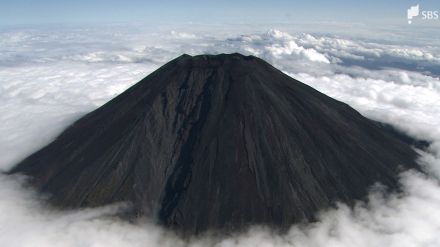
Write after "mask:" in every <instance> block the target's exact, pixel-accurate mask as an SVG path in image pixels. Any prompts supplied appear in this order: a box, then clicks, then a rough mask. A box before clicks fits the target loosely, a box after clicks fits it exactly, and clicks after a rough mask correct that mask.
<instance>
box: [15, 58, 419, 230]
mask: <svg viewBox="0 0 440 247" xmlns="http://www.w3.org/2000/svg"><path fill="white" fill-rule="evenodd" d="M416 158H417V154H416V153H415V151H413V150H412V149H411V147H410V146H409V145H408V144H406V143H404V142H402V141H400V140H399V139H398V138H396V136H395V134H393V133H391V132H390V131H388V130H387V129H386V128H382V127H381V126H380V125H378V124H376V123H375V122H373V121H371V120H369V119H367V118H365V117H363V116H362V115H361V114H359V113H358V112H357V111H355V110H354V109H352V108H351V107H350V106H348V105H347V104H344V103H342V102H339V101H337V100H334V99H332V98H330V97H328V96H326V95H324V94H322V93H320V92H318V91H316V90H314V89H313V88H311V87H309V86H307V85H305V84H303V83H301V82H299V81H297V80H295V79H292V78H291V77H289V76H287V75H285V74H283V73H282V72H280V71H279V70H277V69H276V68H274V67H272V66H271V65H270V64H268V63H266V62H265V61H263V60H261V59H259V58H256V57H253V56H243V55H240V54H221V55H200V56H189V55H183V56H180V57H178V58H176V59H174V60H172V61H171V62H169V63H167V64H166V65H164V66H162V67H161V68H159V69H158V70H156V71H155V72H153V73H152V74H150V75H149V76H147V77H146V78H144V79H143V80H141V81H140V82H139V83H137V84H136V85H134V86H132V87H131V88H129V89H128V90H126V91H125V92H124V93H122V94H121V95H119V96H117V97H116V98H114V99H112V100H111V101H109V102H108V103H106V104H105V105H103V106H102V107H100V108H98V109H97V110H95V111H93V112H91V113H89V114H87V115H85V116H84V117H82V118H81V119H79V120H78V121H76V122H75V123H74V124H73V125H71V126H70V127H69V128H67V129H66V130H65V131H64V132H63V133H62V134H61V135H60V136H59V137H58V138H56V140H54V141H53V142H52V143H50V144H49V145H47V146H46V147H44V148H43V149H41V150H40V151H38V152H36V153H34V154H33V155H31V156H29V157H28V158H26V159H25V160H24V161H22V162H21V163H19V164H18V165H17V166H16V167H15V168H14V169H13V170H12V171H11V172H12V173H15V172H20V173H24V174H27V175H30V176H31V177H33V178H34V180H33V181H34V184H35V185H36V186H37V187H38V188H39V189H40V190H41V191H44V192H49V193H50V194H51V195H52V201H53V202H54V203H55V204H56V205H59V206H61V207H66V208H75V207H94V206H101V205H106V204H109V203H113V202H119V201H129V202H131V203H132V204H133V212H132V213H133V215H135V216H138V215H143V216H147V217H151V218H153V219H156V220H157V221H158V222H160V223H161V224H163V225H165V226H168V227H170V228H174V229H178V230H183V231H185V232H196V233H197V232H203V231H205V230H211V229H221V230H224V229H227V230H231V229H241V228H244V227H247V226H249V225H252V224H265V225H269V226H277V227H287V226H289V225H290V224H292V223H295V222H300V221H310V220H314V219H315V214H316V213H317V212H318V211H319V210H322V209H326V208H328V207H331V206H332V205H334V204H335V203H336V202H339V201H340V202H345V203H348V204H352V203H353V202H354V201H355V200H357V199H363V198H365V196H366V195H367V193H368V189H369V187H370V186H371V185H373V184H374V183H376V182H379V183H382V184H384V185H385V186H387V187H388V188H390V189H396V188H398V187H397V186H398V176H397V175H398V172H399V171H401V170H402V169H409V168H417V167H418V166H417V164H416V163H415V159H416Z"/></svg>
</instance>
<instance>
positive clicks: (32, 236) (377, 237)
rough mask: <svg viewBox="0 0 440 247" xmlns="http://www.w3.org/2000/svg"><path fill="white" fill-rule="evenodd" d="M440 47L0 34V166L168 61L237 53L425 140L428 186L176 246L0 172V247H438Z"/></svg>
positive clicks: (410, 185)
mask: <svg viewBox="0 0 440 247" xmlns="http://www.w3.org/2000/svg"><path fill="white" fill-rule="evenodd" d="M439 51H440V49H439V47H437V46H433V45H432V44H429V45H426V46H420V45H414V44H413V45H411V42H407V43H402V41H400V42H393V41H390V40H387V41H380V40H379V41H378V40H377V39H376V40H367V39H354V38H352V37H349V36H336V35H326V34H316V33H315V34H305V33H300V32H299V33H298V32H283V31H279V30H269V31H267V32H251V33H247V34H241V33H239V32H235V33H228V32H217V31H211V32H205V30H199V29H198V30H197V32H194V33H192V32H191V31H190V30H187V29H182V30H180V29H176V28H174V27H173V28H170V29H164V30H156V29H148V30H142V29H140V28H138V27H137V28H133V29H130V30H127V29H125V28H117V27H116V28H107V29H106V28H100V29H99V30H97V29H93V28H89V29H87V28H81V29H75V28H71V29H68V30H56V31H54V30H53V29H48V30H45V29H39V30H35V29H20V30H18V29H17V30H16V29H13V30H3V31H0V122H1V125H0V156H1V159H0V169H1V170H3V171H5V170H8V169H10V168H11V167H12V166H13V165H14V164H15V163H16V162H18V161H19V160H20V159H22V158H24V157H26V156H27V155H28V154H30V153H32V152H34V151H35V150H36V149H38V148H39V147H42V146H43V145H44V144H46V143H48V142H50V140H51V139H53V138H54V137H55V136H56V135H57V134H59V133H60V132H61V131H62V129H63V128H65V127H66V126H67V125H68V124H69V123H71V122H72V121H73V120H74V119H77V118H79V117H80V116H81V115H82V114H84V113H86V112H88V111H91V110H93V109H95V108H96V107H98V106H100V105H102V104H103V103H104V102H106V101H107V100H109V99H111V98H112V97H114V96H115V95H117V94H119V93H121V92H123V91H124V90H125V89H126V88H128V87H129V86H130V85H132V84H134V83H136V82H137V81H139V80H140V79H141V78H143V77H144V76H146V75H147V74H149V73H150V72H152V71H153V70H154V69H156V68H158V67H159V66H160V65H162V64H163V63H165V62H167V61H168V60H170V59H172V58H174V57H176V56H178V55H180V54H181V53H189V54H192V55H195V54H201V53H221V52H227V53H230V52H241V53H244V54H252V55H256V56H259V57H261V58H263V59H265V60H267V61H269V62H270V63H272V64H273V65H275V66H276V67H278V68H280V69H281V70H283V71H284V72H286V73H288V74H290V75H291V76H292V77H294V78H297V79H299V80H301V81H303V82H305V83H307V84H309V85H311V86H313V87H314V88H316V89H318V90H320V91H321V92H324V93H326V94H328V95H330V96H332V97H334V98H337V99H339V100H342V101H344V102H347V103H349V104H350V105H351V106H353V107H354V108H356V109H357V110H359V111H360V112H361V113H363V114H364V115H366V116H368V117H370V118H373V119H376V120H380V121H384V122H388V123H392V124H394V125H395V126H397V127H398V128H400V129H401V130H403V131H405V132H407V133H409V134H411V135H413V136H417V137H419V138H423V139H427V140H430V141H433V144H432V145H431V148H430V150H428V151H429V153H424V154H423V156H422V157H423V158H422V160H421V162H422V163H423V165H424V166H425V167H426V169H427V170H428V171H429V172H430V177H427V176H424V175H421V174H417V173H415V172H411V171H410V172H406V173H404V174H402V178H401V182H402V184H403V187H404V193H402V194H399V195H391V196H384V195H383V194H382V192H381V190H380V188H376V189H373V190H372V193H371V195H370V200H369V203H368V204H365V203H363V204H362V203H359V205H358V206H357V207H356V208H355V209H353V210H352V209H349V208H347V207H346V206H344V205H340V206H339V207H338V208H337V209H334V210H330V211H328V212H323V213H322V214H321V217H320V218H321V220H320V221H319V222H318V223H314V224H304V225H295V226H292V228H291V230H290V231H289V232H288V233H287V234H282V235H280V234H277V233H273V232H271V231H270V229H264V228H258V227H256V228H254V229H251V230H249V231H248V232H246V233H240V234H237V235H234V236H229V237H202V238H197V239H193V240H190V241H184V240H182V239H180V238H178V237H176V236H174V235H172V234H171V233H169V232H167V231H165V230H163V229H161V228H160V227H158V226H155V225H154V224H152V223H149V222H145V221H143V222H140V223H137V224H131V223H127V222H122V221H119V220H116V219H114V218H112V217H111V215H112V214H113V213H114V212H116V211H117V210H120V209H121V207H122V208H123V207H124V205H110V206H108V207H104V208H98V209H86V210H80V211H69V212H60V211H57V210H55V209H53V208H50V207H49V206H48V205H46V204H45V203H44V199H43V198H41V196H40V195H37V194H36V193H35V192H34V191H32V190H31V189H30V188H23V187H22V184H23V183H22V179H20V178H16V177H7V176H5V175H0V198H1V200H0V246H72V247H76V246H188V245H189V246H206V245H212V246H225V247H226V246H399V247H401V246H439V245H440V236H439V235H438V232H439V231H440V185H439V181H438V178H440V127H439V126H440V80H439V75H440V70H439V69H438V68H439V65H440V57H439V56H438V54H439Z"/></svg>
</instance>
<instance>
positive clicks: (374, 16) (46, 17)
mask: <svg viewBox="0 0 440 247" xmlns="http://www.w3.org/2000/svg"><path fill="white" fill-rule="evenodd" d="M417 3H420V4H421V6H422V7H423V8H425V9H440V4H439V3H438V1H436V0H423V1H412V0H411V1H409V0H399V1H380V0H372V1H349V0H336V1H325V0H316V1H291V0H275V1H263V0H224V1H211V0H208V1H206V0H205V1H203V0H186V1H179V0H164V1H149V0H148V1H142V0H127V1H120V0H77V1H58V0H38V1H37V0H2V1H0V6H1V8H0V25H1V24H3V25H14V24H41V23H106V22H107V23H108V22H112V23H114V22H141V23H172V22H196V23H200V22H201V23H235V22H239V23H256V22H259V23H265V22H299V21H300V22H305V21H307V22H311V21H313V22H316V21H320V22H321V21H330V22H349V23H352V22H362V23H382V24H400V23H404V22H405V20H406V9H408V8H409V6H411V5H415V4H417ZM402 21H403V22H402Z"/></svg>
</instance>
